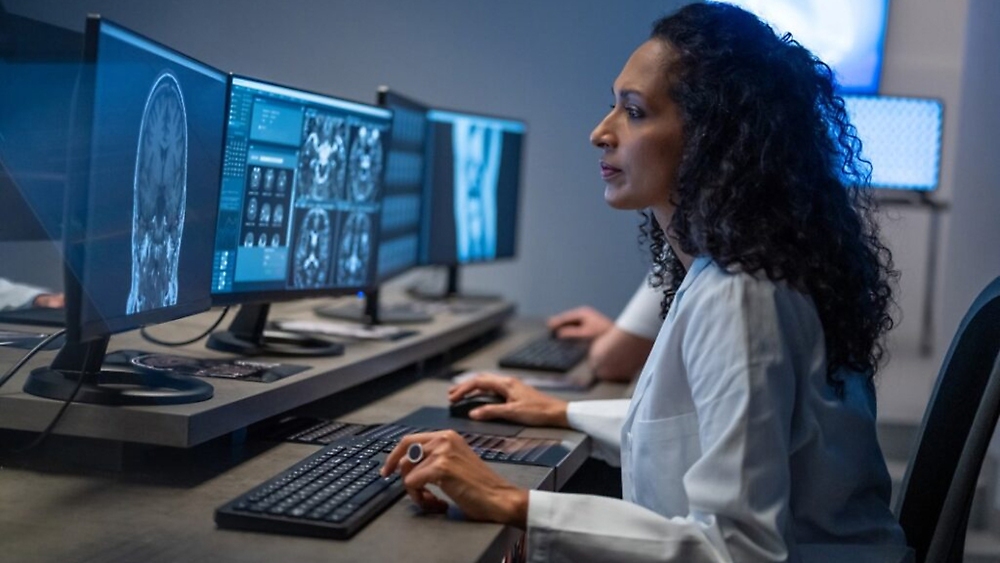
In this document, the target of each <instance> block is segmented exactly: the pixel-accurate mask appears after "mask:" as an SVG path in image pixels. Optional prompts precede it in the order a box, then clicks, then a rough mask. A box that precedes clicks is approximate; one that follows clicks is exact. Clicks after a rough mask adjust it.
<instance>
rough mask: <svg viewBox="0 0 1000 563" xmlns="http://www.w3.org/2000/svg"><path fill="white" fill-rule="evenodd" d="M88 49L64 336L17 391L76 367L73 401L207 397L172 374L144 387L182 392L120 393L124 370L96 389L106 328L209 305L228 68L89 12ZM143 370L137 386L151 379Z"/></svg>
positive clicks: (48, 387)
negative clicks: (48, 365)
mask: <svg viewBox="0 0 1000 563" xmlns="http://www.w3.org/2000/svg"><path fill="white" fill-rule="evenodd" d="M84 53H85V55H84V68H83V70H82V72H81V80H80V86H79V87H78V90H77V99H76V107H75V110H74V123H73V134H72V138H73V140H72V147H71V149H70V162H69V170H70V174H69V178H70V181H69V184H68V188H67V203H66V225H65V238H64V253H65V262H66V276H65V278H66V279H65V285H66V316H67V343H66V345H65V346H64V347H63V349H62V351H61V352H60V354H59V355H58V356H57V358H56V360H55V361H54V362H53V365H52V368H53V369H51V370H45V369H42V370H36V371H35V372H33V373H32V376H33V379H29V382H28V384H27V385H26V386H25V390H26V391H28V392H33V393H36V394H42V395H45V396H51V397H57V398H65V397H67V396H71V395H72V393H71V392H69V391H67V387H68V389H73V388H74V387H75V385H76V381H75V379H74V378H81V376H80V374H81V373H82V374H83V376H82V378H84V379H87V378H90V379H93V381H91V382H88V384H87V385H86V389H84V390H83V391H82V393H83V394H82V395H80V396H79V397H78V398H79V399H80V400H93V401H98V402H145V401H153V402H178V401H183V400H195V399H204V398H207V397H206V396H205V394H204V392H203V391H197V390H195V392H196V394H198V393H200V394H198V396H197V397H194V396H191V395H185V394H184V393H186V392H187V391H191V390H192V388H195V387H199V386H198V385H196V384H188V383H177V384H176V385H175V384H174V383H171V382H170V381H159V382H158V383H152V385H153V386H161V387H166V388H168V389H169V388H172V387H178V388H180V390H181V391H182V392H180V393H176V394H175V393H172V392H165V393H152V394H144V392H136V393H135V394H131V395H130V394H129V393H126V392H118V391H116V390H115V389H114V387H115V386H118V387H121V386H122V385H121V384H122V383H123V382H125V381H128V378H127V377H126V376H124V375H121V372H116V373H117V375H112V376H108V380H106V382H108V381H110V382H111V383H114V384H115V385H112V386H111V387H102V386H101V378H102V377H103V373H104V372H101V371H100V364H101V361H102V360H103V357H104V351H105V349H106V347H107V343H108V338H109V336H110V335H111V334H113V333H117V332H122V331H126V330H131V329H136V328H139V327H142V326H144V325H147V324H153V323H159V322H165V321H169V320H173V319H177V318H180V317H183V316H187V315H191V314H194V313H198V312H201V311H204V310H206V309H208V307H209V306H210V304H211V295H210V287H211V263H212V240H213V238H214V233H215V221H216V216H217V213H216V211H217V206H218V195H219V175H220V170H221V166H222V135H223V127H224V116H225V100H226V83H227V76H226V75H225V74H224V73H222V72H220V71H218V70H216V69H214V68H212V67H210V66H207V65H205V64H202V63H200V62H198V61H195V60H193V59H191V58H189V57H187V56H185V55H183V54H181V53H179V52H177V51H175V50H173V49H170V48H168V47H166V46H164V45H161V44H159V43H156V42H154V41H152V40H150V39H147V38H145V37H143V36H141V35H139V34H137V33H135V32H133V31H130V30H128V29H126V28H125V27H122V26H120V25H116V24H114V23H111V22H109V21H107V20H102V19H101V18H99V17H97V16H92V17H90V18H88V20H87V28H86V36H85V48H84ZM72 372H76V375H73V376H67V377H68V378H62V379H60V376H61V375H65V374H67V373H72ZM126 375H128V374H126ZM143 377H144V378H145V379H142V378H140V380H137V381H139V382H140V384H139V386H140V387H142V386H143V385H147V384H150V382H151V381H152V379H151V378H152V376H148V375H147V376H143ZM178 381H179V380H178ZM192 381H195V380H192ZM90 383H93V385H91V384H90ZM198 383H201V385H200V389H202V390H204V388H205V387H206V386H207V384H204V383H202V382H198ZM208 389H209V391H208V396H210V395H211V392H210V389H211V387H210V386H208ZM173 395H176V396H173Z"/></svg>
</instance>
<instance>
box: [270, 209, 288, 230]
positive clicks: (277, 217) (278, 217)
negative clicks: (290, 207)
mask: <svg viewBox="0 0 1000 563" xmlns="http://www.w3.org/2000/svg"><path fill="white" fill-rule="evenodd" d="M284 220H285V207H284V206H283V205H281V204H280V203H279V204H277V205H275V206H274V214H273V215H271V226H272V227H280V226H281V223H282V222H283V221H284Z"/></svg>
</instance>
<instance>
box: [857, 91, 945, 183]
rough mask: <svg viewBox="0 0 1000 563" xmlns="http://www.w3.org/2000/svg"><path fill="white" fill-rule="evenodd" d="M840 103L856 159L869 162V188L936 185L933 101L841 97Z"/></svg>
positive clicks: (937, 121)
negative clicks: (856, 146) (853, 133)
mask: <svg viewBox="0 0 1000 563" xmlns="http://www.w3.org/2000/svg"><path fill="white" fill-rule="evenodd" d="M844 102H845V104H846V106H847V113H848V115H849V118H850V120H851V123H852V124H853V125H854V127H855V128H857V130H858V138H859V139H861V157H862V158H864V159H865V160H868V161H869V162H871V164H872V178H871V184H872V187H875V188H890V189H903V190H919V191H930V190H934V189H936V188H937V186H938V183H939V180H940V175H941V134H942V129H943V124H942V118H943V108H942V106H941V102H940V101H939V100H932V99H923V98H902V97H889V96H844Z"/></svg>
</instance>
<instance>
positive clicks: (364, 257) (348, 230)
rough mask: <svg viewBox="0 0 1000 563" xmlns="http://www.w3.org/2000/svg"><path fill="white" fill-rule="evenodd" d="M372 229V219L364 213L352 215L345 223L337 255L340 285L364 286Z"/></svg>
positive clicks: (338, 281)
mask: <svg viewBox="0 0 1000 563" xmlns="http://www.w3.org/2000/svg"><path fill="white" fill-rule="evenodd" d="M371 228H372V223H371V219H369V218H368V215H365V214H364V213H351V215H350V216H348V218H347V221H344V228H343V229H342V230H341V233H340V249H339V252H338V253H337V284H338V285H344V286H353V285H356V286H360V285H363V284H364V282H365V274H366V273H367V271H368V256H369V254H370V252H371V239H370V236H371Z"/></svg>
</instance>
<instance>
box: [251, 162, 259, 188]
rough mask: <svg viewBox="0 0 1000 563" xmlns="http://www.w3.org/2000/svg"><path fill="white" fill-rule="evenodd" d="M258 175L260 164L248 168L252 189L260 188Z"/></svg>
mask: <svg viewBox="0 0 1000 563" xmlns="http://www.w3.org/2000/svg"><path fill="white" fill-rule="evenodd" d="M260 175H261V172H260V166H254V167H253V168H251V169H250V187H251V188H252V189H255V190H259V189H260Z"/></svg>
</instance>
